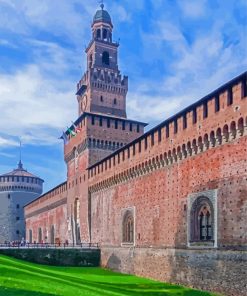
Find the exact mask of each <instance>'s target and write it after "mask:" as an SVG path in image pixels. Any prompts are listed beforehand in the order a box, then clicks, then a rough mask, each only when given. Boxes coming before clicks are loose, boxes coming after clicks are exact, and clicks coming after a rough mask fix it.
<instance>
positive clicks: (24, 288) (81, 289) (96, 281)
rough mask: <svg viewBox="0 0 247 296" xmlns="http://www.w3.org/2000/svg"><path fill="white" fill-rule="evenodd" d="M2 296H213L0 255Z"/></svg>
mask: <svg viewBox="0 0 247 296" xmlns="http://www.w3.org/2000/svg"><path fill="white" fill-rule="evenodd" d="M0 295H1V296H45V295H47V296H49V295H65V296H66V295H68V296H71V295H72V296H73V295H75V296H80V295H82V296H130V295H131V296H213V295H216V294H212V293H209V292H200V291H196V290H191V289H189V288H184V287H181V286H176V285H170V284H166V283H159V282H156V281H152V280H148V279H144V278H139V277H135V276H132V275H124V274H119V273H114V272H111V271H109V270H105V269H101V268H95V267H54V266H44V265H37V264H33V263H27V262H25V261H20V260H17V259H13V258H10V257H6V256H2V255H0Z"/></svg>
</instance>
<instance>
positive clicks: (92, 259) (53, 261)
mask: <svg viewBox="0 0 247 296" xmlns="http://www.w3.org/2000/svg"><path fill="white" fill-rule="evenodd" d="M0 254H2V255H6V256H11V257H14V258H16V259H21V260H26V261H30V262H33V263H39V264H45V265H56V266H80V267H98V266H100V250H98V249H0Z"/></svg>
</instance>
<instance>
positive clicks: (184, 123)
mask: <svg viewBox="0 0 247 296" xmlns="http://www.w3.org/2000/svg"><path fill="white" fill-rule="evenodd" d="M186 128H187V116H186V114H184V116H183V129H186Z"/></svg>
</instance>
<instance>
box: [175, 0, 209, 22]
mask: <svg viewBox="0 0 247 296" xmlns="http://www.w3.org/2000/svg"><path fill="white" fill-rule="evenodd" d="M178 4H179V6H180V8H181V10H182V12H183V13H184V15H185V16H187V17H191V18H199V17H202V16H204V15H205V14H206V0H186V1H184V0H180V1H178Z"/></svg>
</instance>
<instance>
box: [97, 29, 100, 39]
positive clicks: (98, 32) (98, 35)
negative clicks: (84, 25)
mask: <svg viewBox="0 0 247 296" xmlns="http://www.w3.org/2000/svg"><path fill="white" fill-rule="evenodd" d="M97 38H99V39H100V38H101V31H100V29H98V30H97Z"/></svg>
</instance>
